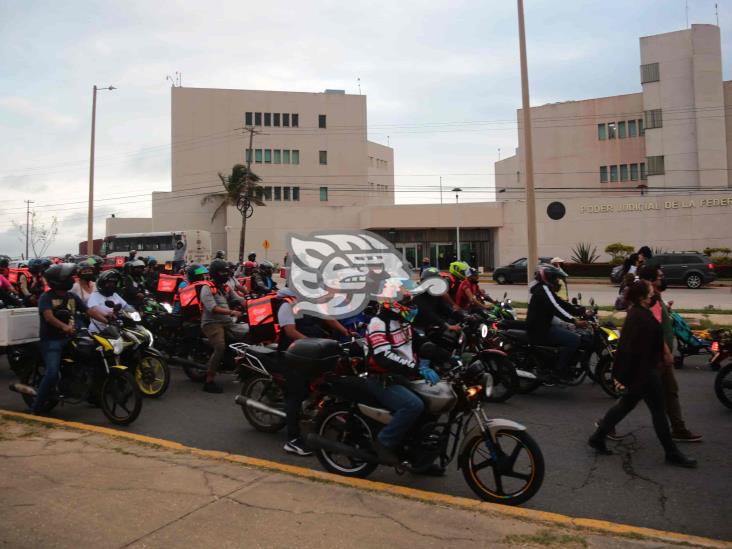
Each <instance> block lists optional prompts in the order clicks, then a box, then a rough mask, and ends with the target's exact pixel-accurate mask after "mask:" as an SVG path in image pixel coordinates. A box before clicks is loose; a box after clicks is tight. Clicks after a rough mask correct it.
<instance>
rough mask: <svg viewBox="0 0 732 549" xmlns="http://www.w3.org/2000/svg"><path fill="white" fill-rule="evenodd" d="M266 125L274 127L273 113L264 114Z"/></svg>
mask: <svg viewBox="0 0 732 549" xmlns="http://www.w3.org/2000/svg"><path fill="white" fill-rule="evenodd" d="M264 125H265V126H271V125H272V113H271V112H266V113H264Z"/></svg>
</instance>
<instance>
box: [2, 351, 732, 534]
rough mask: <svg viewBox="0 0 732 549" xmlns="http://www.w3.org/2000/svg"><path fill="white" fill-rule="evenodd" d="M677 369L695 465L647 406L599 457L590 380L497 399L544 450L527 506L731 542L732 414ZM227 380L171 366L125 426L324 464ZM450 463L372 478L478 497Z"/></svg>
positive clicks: (15, 405)
mask: <svg viewBox="0 0 732 549" xmlns="http://www.w3.org/2000/svg"><path fill="white" fill-rule="evenodd" d="M677 373H678V379H679V385H680V386H681V396H682V406H683V409H684V412H685V415H686V419H687V423H688V424H689V427H690V428H691V429H693V430H695V431H699V432H701V433H702V434H704V437H705V441H704V442H703V443H700V444H686V445H684V446H683V450H684V451H686V452H687V453H688V454H689V455H691V456H693V457H695V458H697V459H698V460H699V468H698V469H696V470H688V469H679V468H676V467H670V466H667V465H665V464H664V461H663V451H662V450H661V447H660V445H659V443H658V441H657V440H656V438H655V435H654V433H653V429H652V427H651V420H650V416H649V414H648V412H647V410H646V409H645V407H643V406H642V405H641V406H639V408H638V409H636V410H635V411H634V412H633V413H632V414H631V415H630V416H629V417H628V418H626V420H625V421H624V422H623V423H622V424H621V425H620V426H619V429H618V430H619V432H623V433H630V434H629V436H628V437H627V438H626V439H625V440H624V441H623V442H622V443H612V442H611V443H610V446H611V447H614V448H615V450H616V451H617V454H616V455H614V456H609V457H606V456H596V455H595V453H594V452H593V451H592V450H590V449H589V448H588V447H587V445H586V439H587V437H588V436H589V434H590V433H591V431H592V429H593V426H592V423H593V421H594V420H595V418H597V417H599V416H600V415H601V414H602V413H603V412H604V411H605V410H606V409H607V408H608V407H609V406H610V405H611V403H612V400H611V399H610V398H608V397H607V396H605V394H604V393H603V392H602V391H601V390H600V389H599V388H598V387H596V386H593V385H591V384H589V383H586V384H584V385H582V386H579V387H572V388H564V389H560V388H541V389H539V390H538V391H537V392H536V393H534V394H532V395H526V396H516V397H514V398H512V399H511V400H509V401H508V402H506V403H504V404H496V405H491V406H490V407H489V408H488V412H489V415H491V416H494V417H505V418H509V419H512V420H515V421H519V422H521V423H523V424H524V425H526V426H527V427H528V429H529V432H530V433H531V434H532V436H533V437H535V439H536V440H537V441H538V443H539V445H540V446H541V448H542V451H543V453H544V458H545V460H546V477H545V479H544V484H543V486H542V488H541V490H540V491H539V493H538V494H537V495H536V496H535V497H534V498H533V499H532V500H530V501H529V502H528V503H526V504H525V506H526V507H530V508H533V509H541V510H545V511H553V512H557V513H563V514H567V515H572V516H580V517H589V518H596V519H605V520H610V521H616V522H621V523H627V524H634V525H638V526H645V527H651V528H658V529H663V530H672V531H679V532H685V533H689V534H695V535H702V536H709V537H715V538H721V539H727V540H730V539H732V521H730V517H729V511H730V499H729V498H730V494H732V459H730V456H731V455H732V411H730V410H728V409H726V408H724V407H723V406H722V405H721V404H720V403H719V402H718V401H717V400H716V398H715V397H714V393H713V382H714V374H713V373H712V372H711V371H710V370H709V368H708V367H706V366H705V360H704V359H702V358H701V357H694V358H692V359H689V361H688V362H687V367H686V369H684V370H681V371H677ZM12 379H13V375H12V373H11V372H10V370H9V368H8V366H7V363H6V361H5V359H4V358H2V359H0V386H2V387H7V384H8V383H9V382H10V381H11V380H12ZM222 381H224V382H225V390H226V392H225V393H224V394H222V395H211V394H207V393H203V392H202V391H201V387H200V385H195V384H193V383H191V382H190V381H188V379H187V378H186V377H185V376H184V375H183V373H182V371H180V370H178V369H177V368H176V369H174V370H173V379H172V381H171V384H170V388H169V390H168V393H167V394H166V395H165V396H164V397H162V398H161V399H159V400H145V403H144V406H143V410H142V414H141V415H140V418H139V419H138V420H137V421H136V422H135V423H134V424H133V425H132V426H131V427H130V428H129V430H131V431H133V432H136V433H142V434H145V435H150V436H154V437H160V438H166V439H171V440H175V441H178V442H180V443H183V444H186V445H189V446H195V447H198V448H206V449H212V450H222V451H227V452H233V453H238V454H245V455H248V456H254V457H259V458H266V459H271V460H275V461H280V462H284V463H291V464H297V465H301V466H305V467H312V468H315V469H320V465H319V463H318V462H317V460H316V459H315V458H298V457H295V456H290V455H288V454H285V453H284V452H283V450H282V445H283V444H284V434H283V433H278V434H274V435H266V434H262V433H258V432H257V431H255V430H254V429H253V428H251V427H250V426H249V424H248V423H247V422H246V421H245V419H244V417H243V415H242V413H241V411H240V408H239V407H238V406H237V405H235V404H234V402H233V397H234V395H235V394H236V393H237V392H238V390H239V385H237V384H235V383H234V382H233V378H232V377H225V378H222ZM0 408H6V409H12V410H23V402H22V400H21V398H20V396H19V395H17V394H15V393H11V392H10V391H7V390H2V391H0ZM53 413H54V415H55V416H56V417H59V418H63V419H68V420H74V421H82V422H85V423H92V424H98V425H108V424H107V423H106V420H105V418H104V417H103V415H102V414H101V412H100V411H99V410H97V409H93V408H90V407H87V406H67V407H61V408H57V409H56V410H54V412H53ZM453 467H454V464H453V466H451V468H450V469H449V471H448V474H447V475H446V476H445V477H441V478H427V477H417V476H412V475H409V474H407V475H404V476H398V475H396V474H395V473H394V472H393V470H389V469H386V468H380V469H378V470H377V471H376V472H375V473H374V474H373V476H372V477H371V478H372V479H374V480H380V481H384V482H390V483H394V484H404V485H408V486H413V487H416V488H421V489H425V490H432V491H437V492H444V493H449V494H453V495H458V496H465V497H471V498H472V497H474V495H473V493H472V492H471V491H470V490H469V488H468V487H467V485H466V484H465V482H464V481H463V478H462V474H461V473H460V472H459V471H457V470H456V469H454V468H453ZM18 473H19V474H22V471H19V472H18Z"/></svg>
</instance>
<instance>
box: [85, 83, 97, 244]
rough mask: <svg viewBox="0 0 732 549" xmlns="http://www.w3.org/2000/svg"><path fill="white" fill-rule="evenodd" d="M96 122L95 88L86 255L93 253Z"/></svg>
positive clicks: (94, 94) (95, 88)
mask: <svg viewBox="0 0 732 549" xmlns="http://www.w3.org/2000/svg"><path fill="white" fill-rule="evenodd" d="M96 121H97V86H96V85H95V86H94V91H93V94H92V123H91V152H90V154H89V211H88V212H87V227H86V237H87V243H86V253H87V255H92V254H93V253H94V138H95V131H96Z"/></svg>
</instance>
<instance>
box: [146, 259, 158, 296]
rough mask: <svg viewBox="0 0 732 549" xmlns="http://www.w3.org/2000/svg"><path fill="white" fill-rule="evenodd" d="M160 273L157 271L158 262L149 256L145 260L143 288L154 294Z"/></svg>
mask: <svg viewBox="0 0 732 549" xmlns="http://www.w3.org/2000/svg"><path fill="white" fill-rule="evenodd" d="M159 280H160V271H158V260H157V259H155V258H154V257H152V256H150V257H148V258H147V272H146V273H145V287H146V288H147V291H148V292H151V293H152V292H155V291H157V289H158V281H159Z"/></svg>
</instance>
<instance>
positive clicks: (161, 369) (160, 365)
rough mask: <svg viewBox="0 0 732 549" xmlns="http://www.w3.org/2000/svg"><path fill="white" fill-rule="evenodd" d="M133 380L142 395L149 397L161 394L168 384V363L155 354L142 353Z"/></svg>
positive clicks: (156, 396)
mask: <svg viewBox="0 0 732 549" xmlns="http://www.w3.org/2000/svg"><path fill="white" fill-rule="evenodd" d="M135 382H136V383H137V387H138V388H139V389H140V392H141V393H142V394H143V396H146V397H150V398H158V397H159V396H162V395H163V394H164V393H165V391H167V390H168V385H169V384H170V368H169V367H168V363H167V362H166V361H165V360H164V359H163V358H162V357H159V356H157V355H153V354H150V355H148V354H145V355H143V356H142V359H140V363H139V364H138V365H137V367H136V368H135Z"/></svg>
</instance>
